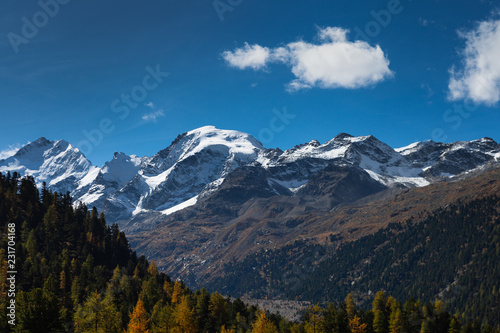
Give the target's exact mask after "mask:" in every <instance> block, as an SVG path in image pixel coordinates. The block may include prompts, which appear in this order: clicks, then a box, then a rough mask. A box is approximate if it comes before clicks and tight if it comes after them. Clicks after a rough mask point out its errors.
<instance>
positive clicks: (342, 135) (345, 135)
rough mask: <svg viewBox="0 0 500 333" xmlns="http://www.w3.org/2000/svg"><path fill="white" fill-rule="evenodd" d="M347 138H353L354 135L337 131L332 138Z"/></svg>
mask: <svg viewBox="0 0 500 333" xmlns="http://www.w3.org/2000/svg"><path fill="white" fill-rule="evenodd" d="M349 138H354V136H352V135H351V134H348V133H339V134H337V136H335V137H334V138H333V139H334V140H344V139H349Z"/></svg>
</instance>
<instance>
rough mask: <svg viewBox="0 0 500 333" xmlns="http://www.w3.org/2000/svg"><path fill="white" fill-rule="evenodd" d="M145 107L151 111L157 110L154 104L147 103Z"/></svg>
mask: <svg viewBox="0 0 500 333" xmlns="http://www.w3.org/2000/svg"><path fill="white" fill-rule="evenodd" d="M144 105H145V106H147V107H148V108H150V109H154V108H155V103H153V102H148V103H146V104H144Z"/></svg>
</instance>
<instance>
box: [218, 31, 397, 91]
mask: <svg viewBox="0 0 500 333" xmlns="http://www.w3.org/2000/svg"><path fill="white" fill-rule="evenodd" d="M348 32H349V31H348V30H345V29H342V28H336V27H327V28H324V29H320V30H319V32H318V39H319V42H320V43H319V44H313V43H308V42H304V41H297V42H293V43H289V44H287V45H286V46H285V47H277V48H274V49H269V48H265V47H262V46H259V45H252V46H250V45H248V44H245V47H244V48H242V49H236V50H235V51H234V52H231V51H226V52H224V53H223V57H224V59H226V61H227V62H228V63H229V64H230V65H231V66H233V67H237V68H239V69H246V68H253V69H261V68H265V67H266V66H267V65H268V64H269V63H283V64H285V65H287V66H289V67H291V70H292V73H293V74H294V75H295V77H296V79H295V80H293V81H292V82H290V83H289V84H288V85H287V88H288V89H289V90H292V91H294V90H300V89H306V88H313V87H320V88H360V87H365V86H369V85H372V84H375V83H377V82H380V81H383V80H385V79H386V78H388V77H391V76H392V75H393V73H392V71H391V70H390V69H389V60H388V59H387V57H386V55H385V54H384V52H383V51H382V49H381V48H380V46H378V45H376V46H370V45H369V44H368V43H366V42H364V41H355V42H351V41H348V40H347V33H348ZM256 54H259V55H260V56H259V57H257V55H256ZM257 58H258V59H259V60H258V61H257V60H256V59H257Z"/></svg>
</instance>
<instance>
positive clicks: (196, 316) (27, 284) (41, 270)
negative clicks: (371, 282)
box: [0, 173, 500, 333]
mask: <svg viewBox="0 0 500 333" xmlns="http://www.w3.org/2000/svg"><path fill="white" fill-rule="evenodd" d="M467 213H468V214H473V213H474V211H473V210H469V211H468V212H467ZM0 230H1V238H0V307H1V309H0V310H1V311H0V332H6V333H7V332H36V333H43V332H151V333H155V332H183V333H188V332H217V333H218V332H338V333H389V332H390V333H399V332H407V333H419V332H420V333H428V332H436V333H459V332H460V333H462V332H463V333H490V332H491V333H495V332H500V328H499V327H498V326H496V327H492V326H490V325H489V324H488V322H487V320H485V317H481V316H477V317H476V318H475V319H472V320H469V319H470V318H466V317H464V316H461V315H458V314H456V313H450V312H449V311H447V309H446V304H445V303H443V302H442V301H440V300H436V301H433V302H426V303H423V302H421V301H419V300H416V299H414V298H411V297H410V298H408V299H407V300H406V301H405V302H404V303H403V304H402V303H401V302H399V301H398V300H397V299H395V298H393V297H391V296H390V295H388V294H385V293H384V292H382V291H379V292H377V293H376V294H375V295H374V296H373V298H372V299H371V304H370V306H369V307H364V308H361V307H358V306H357V305H356V303H357V301H356V300H355V299H354V298H353V296H352V295H351V294H350V293H349V294H347V295H346V297H345V298H344V299H343V301H341V302H338V303H337V304H333V303H328V302H323V303H321V304H322V306H320V305H315V306H312V307H311V308H309V309H308V310H307V311H306V312H305V313H304V315H303V320H301V321H300V322H290V321H288V320H286V319H285V318H283V317H280V316H279V315H276V314H270V313H265V312H264V311H261V310H259V309H258V308H256V307H254V306H247V305H245V304H244V303H243V302H242V301H241V300H239V299H233V298H228V297H224V296H222V295H221V294H220V293H218V292H216V291H214V292H212V293H209V292H207V290H205V289H202V290H199V291H192V290H189V289H188V288H187V287H186V286H185V285H184V284H183V283H182V282H180V281H172V280H171V279H170V278H169V276H168V275H167V274H165V273H163V272H159V271H158V269H157V267H156V265H155V264H154V263H153V262H148V261H147V260H146V258H144V257H143V256H141V257H138V256H137V255H136V253H135V252H133V251H132V250H131V248H130V246H129V244H128V241H127V238H126V237H125V234H124V233H123V232H121V231H120V230H119V229H118V227H117V225H111V226H108V225H107V224H106V221H105V217H104V216H103V215H102V214H99V212H97V210H96V209H95V208H94V209H88V208H87V207H85V206H79V207H77V208H75V207H73V205H72V199H71V197H70V196H69V194H58V193H53V192H51V191H49V190H48V189H47V188H46V187H45V186H44V187H43V188H42V189H41V190H38V189H37V187H36V184H35V182H34V180H33V178H31V177H25V178H20V177H19V176H18V175H17V174H15V173H14V174H12V175H11V174H7V175H3V174H0ZM377 237H382V236H377ZM466 251H467V250H466V249H464V250H462V254H459V256H461V257H464V256H465V255H466V254H464V252H466ZM481 251H483V252H484V250H483V249H481ZM486 251H497V252H498V247H497V248H496V249H487V250H486ZM12 253H14V254H15V261H13V260H14V259H13V257H11V256H10V255H11V254H12ZM474 253H475V252H474ZM353 255H356V254H355V253H353ZM485 264H488V263H487V262H486V263H485ZM325 267H327V266H325ZM13 269H15V273H11V271H12V270H13ZM325 269H327V268H325ZM12 275H14V276H15V283H13V282H12V279H11V277H12ZM485 283H486V284H485V287H484V288H486V287H488V286H489V285H490V284H491V283H493V284H494V285H495V288H498V287H497V285H496V282H485ZM13 287H14V289H12V288H13ZM341 290H343V291H344V292H348V291H349V290H347V288H343V289H341ZM402 290H404V288H403V289H402ZM495 290H496V289H494V291H495ZM14 294H15V295H14ZM497 297H498V296H497ZM13 299H14V300H15V320H14V321H12V318H13V316H12V313H13V312H12V305H11V304H12V300H13ZM464 301H467V298H465V299H464ZM11 323H15V325H12V324H11Z"/></svg>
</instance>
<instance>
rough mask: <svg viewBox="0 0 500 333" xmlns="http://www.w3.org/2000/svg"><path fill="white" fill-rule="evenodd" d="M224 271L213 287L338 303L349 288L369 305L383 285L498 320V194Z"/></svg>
mask: <svg viewBox="0 0 500 333" xmlns="http://www.w3.org/2000/svg"><path fill="white" fill-rule="evenodd" d="M498 193H499V192H497V194H498ZM339 239H340V238H339V236H332V237H331V238H330V240H331V241H332V242H333V243H335V242H336V241H338V240H339ZM328 252H331V254H328ZM224 268H225V269H224V271H225V273H224V274H223V276H222V277H221V278H218V279H214V280H212V282H211V283H210V284H209V287H210V288H212V289H216V290H221V291H222V292H225V293H230V294H232V295H235V296H241V295H249V296H251V297H252V296H253V297H261V298H262V297H280V298H288V299H296V300H308V301H312V302H326V301H332V300H333V301H334V302H335V301H341V300H343V299H344V298H345V297H346V296H347V294H349V293H352V294H353V295H354V297H355V299H356V300H357V302H358V303H360V304H362V305H363V306H365V307H370V305H371V298H372V296H373V294H374V292H375V291H377V290H384V291H386V292H387V293H388V294H390V295H393V296H395V297H396V298H398V299H400V300H403V301H404V300H407V299H408V298H409V297H414V298H420V299H422V300H424V301H432V300H435V299H441V300H443V301H445V303H447V304H448V305H449V307H448V308H449V309H451V310H452V311H453V312H454V311H459V312H460V313H463V314H464V315H465V316H466V317H467V318H476V317H481V316H482V317H485V318H487V319H488V320H489V322H490V323H496V324H498V323H500V294H499V292H500V290H499V288H500V280H499V279H498V277H499V276H500V197H498V196H497V195H495V194H493V195H489V196H486V197H483V198H478V199H474V200H472V201H468V202H466V203H465V202H460V201H459V202H457V203H456V204H453V205H449V206H447V207H445V208H442V209H439V210H437V211H436V212H434V213H432V214H430V215H429V216H427V217H426V218H425V219H423V220H421V219H419V218H416V219H409V220H406V221H405V222H401V223H391V224H389V225H388V227H386V228H382V229H380V230H379V231H377V232H376V233H374V234H371V235H367V236H364V237H361V238H359V239H358V240H356V241H352V242H342V243H341V244H340V246H339V247H338V248H337V249H336V250H333V249H331V247H328V246H321V245H318V244H311V243H306V242H295V243H292V244H289V245H287V246H285V247H283V248H280V249H276V250H265V251H261V252H257V253H255V254H253V255H249V256H248V257H246V258H245V259H244V260H242V261H241V262H238V263H236V262H235V263H230V264H227V265H225V267H224Z"/></svg>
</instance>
